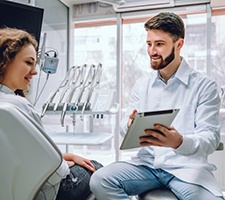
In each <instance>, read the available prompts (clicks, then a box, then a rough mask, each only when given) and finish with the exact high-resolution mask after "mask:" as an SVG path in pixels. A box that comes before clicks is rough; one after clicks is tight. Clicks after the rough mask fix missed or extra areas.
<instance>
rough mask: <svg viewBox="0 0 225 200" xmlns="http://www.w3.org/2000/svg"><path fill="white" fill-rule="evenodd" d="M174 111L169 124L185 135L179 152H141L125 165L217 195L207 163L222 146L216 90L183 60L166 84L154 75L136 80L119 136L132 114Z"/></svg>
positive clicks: (162, 149)
mask: <svg viewBox="0 0 225 200" xmlns="http://www.w3.org/2000/svg"><path fill="white" fill-rule="evenodd" d="M173 108H179V109H180V111H179V113H178V115H177V117H176V118H175V120H174V122H173V124H172V125H173V126H174V127H175V129H176V130H177V131H178V132H179V133H180V134H182V136H183V143H182V144H181V145H180V147H179V148H177V149H172V148H167V147H153V146H149V147H143V148H140V150H139V152H138V154H137V155H136V156H134V157H132V160H131V161H128V162H131V163H134V164H137V165H147V166H149V167H152V168H161V169H164V170H166V171H168V172H169V173H172V174H174V175H175V176H176V177H178V178H180V179H182V180H184V181H187V182H190V183H194V184H199V185H202V186H203V187H205V188H207V189H208V190H210V191H211V192H213V193H214V194H215V195H221V190H220V188H219V186H218V184H217V182H216V180H215V178H214V176H213V173H212V171H213V170H216V167H215V166H214V165H212V164H209V163H208V162H207V157H208V155H209V154H211V153H213V152H214V151H215V150H216V148H217V147H218V145H219V142H220V123H219V109H220V97H219V93H218V88H217V85H216V83H215V82H214V81H212V80H210V79H209V78H208V77H206V76H204V75H202V74H201V73H199V72H197V71H195V70H193V69H191V68H190V67H189V66H188V64H187V63H186V61H185V59H182V62H181V64H180V66H179V68H178V70H177V72H176V74H175V75H174V76H173V77H171V78H170V79H169V80H168V81H167V83H165V81H164V80H163V79H162V78H161V77H160V75H159V73H158V71H153V72H151V73H150V74H147V75H145V76H143V77H142V78H140V79H138V80H137V81H136V83H135V85H134V87H133V89H132V92H131V95H130V101H129V105H128V109H127V112H126V114H125V116H124V118H123V120H122V122H121V134H122V135H123V136H124V135H125V133H126V131H127V121H128V118H129V115H130V114H131V112H132V111H133V110H134V109H137V111H138V112H142V111H155V110H165V109H173Z"/></svg>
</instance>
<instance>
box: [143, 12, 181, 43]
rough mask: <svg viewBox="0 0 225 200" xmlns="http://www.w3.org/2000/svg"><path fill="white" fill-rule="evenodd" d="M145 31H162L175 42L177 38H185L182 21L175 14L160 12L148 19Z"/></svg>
mask: <svg viewBox="0 0 225 200" xmlns="http://www.w3.org/2000/svg"><path fill="white" fill-rule="evenodd" d="M144 27H145V29H146V30H147V31H148V30H154V29H158V30H162V31H164V32H166V33H168V34H170V36H171V37H172V39H173V41H174V42H176V41H177V40H178V39H179V38H183V39H184V36H185V28H184V23H183V20H182V19H181V18H180V17H179V16H178V15H176V14H175V13H170V12H162V13H159V14H158V15H156V16H154V17H152V18H151V19H149V20H148V21H147V22H146V23H145V25H144Z"/></svg>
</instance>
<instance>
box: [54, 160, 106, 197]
mask: <svg viewBox="0 0 225 200" xmlns="http://www.w3.org/2000/svg"><path fill="white" fill-rule="evenodd" d="M91 162H92V163H93V165H94V166H95V169H96V170H97V169H99V168H100V167H102V165H101V164H100V163H98V162H96V161H93V160H92V161H91ZM91 176H92V172H91V171H89V170H88V169H86V168H84V167H81V166H79V165H74V166H73V167H71V168H70V174H68V175H67V177H66V178H65V179H63V180H62V181H61V183H60V187H59V191H58V194H57V197H56V200H85V199H86V198H87V197H88V196H89V194H90V193H91V191H90V187H89V181H90V178H91Z"/></svg>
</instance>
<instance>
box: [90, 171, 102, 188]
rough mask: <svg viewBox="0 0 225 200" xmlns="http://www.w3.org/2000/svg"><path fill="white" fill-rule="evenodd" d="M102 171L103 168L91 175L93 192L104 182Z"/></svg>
mask: <svg viewBox="0 0 225 200" xmlns="http://www.w3.org/2000/svg"><path fill="white" fill-rule="evenodd" d="M100 171H101V169H99V170H97V171H95V172H94V173H93V174H92V176H91V179H90V189H91V191H92V192H93V191H95V190H97V189H98V188H99V187H100V185H101V184H100V183H101V182H102V179H103V177H102V175H101V172H100Z"/></svg>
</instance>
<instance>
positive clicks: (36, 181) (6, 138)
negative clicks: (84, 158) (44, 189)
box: [0, 102, 62, 200]
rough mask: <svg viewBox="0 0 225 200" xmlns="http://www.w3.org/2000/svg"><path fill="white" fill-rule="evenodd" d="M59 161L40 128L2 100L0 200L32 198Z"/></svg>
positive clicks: (0, 113)
mask: <svg viewBox="0 0 225 200" xmlns="http://www.w3.org/2000/svg"><path fill="white" fill-rule="evenodd" d="M61 162H62V156H61V153H60V151H59V149H58V148H57V147H56V145H55V144H54V143H53V142H52V140H51V139H50V138H49V137H48V136H47V135H46V133H45V131H44V130H43V128H42V127H41V126H40V125H39V124H37V123H36V122H35V121H34V120H33V119H32V118H30V117H29V116H28V115H26V114H25V113H24V112H23V111H22V110H20V109H19V108H17V107H15V106H14V105H11V104H8V103H3V102H1V104H0V199H4V200H32V199H34V197H35V196H36V194H37V193H38V191H39V190H40V188H41V186H42V185H43V184H44V183H45V181H46V180H47V179H48V178H49V177H50V176H51V175H52V174H53V173H54V172H55V171H56V170H57V169H58V167H59V166H60V164H61Z"/></svg>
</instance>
